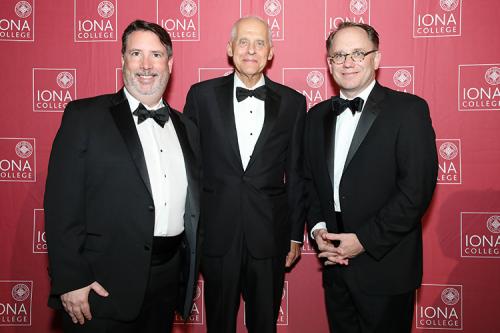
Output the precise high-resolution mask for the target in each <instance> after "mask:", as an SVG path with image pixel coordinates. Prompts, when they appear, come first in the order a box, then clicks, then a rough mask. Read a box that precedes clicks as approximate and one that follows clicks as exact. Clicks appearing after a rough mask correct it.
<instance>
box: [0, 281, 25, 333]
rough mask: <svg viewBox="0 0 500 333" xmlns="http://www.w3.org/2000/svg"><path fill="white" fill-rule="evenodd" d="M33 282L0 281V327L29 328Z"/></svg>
mask: <svg viewBox="0 0 500 333" xmlns="http://www.w3.org/2000/svg"><path fill="white" fill-rule="evenodd" d="M32 294H33V281H21V280H10V281H6V280H3V281H0V326H31V298H32Z"/></svg>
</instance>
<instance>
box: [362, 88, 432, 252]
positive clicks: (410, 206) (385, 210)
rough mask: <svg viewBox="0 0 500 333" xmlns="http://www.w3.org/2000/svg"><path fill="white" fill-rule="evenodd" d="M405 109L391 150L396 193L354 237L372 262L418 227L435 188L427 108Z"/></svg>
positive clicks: (418, 103)
mask: <svg viewBox="0 0 500 333" xmlns="http://www.w3.org/2000/svg"><path fill="white" fill-rule="evenodd" d="M408 108H409V110H408V112H406V113H405V116H406V119H405V121H403V122H402V123H401V127H400V129H399V133H398V137H397V143H396V146H395V154H396V163H397V179H396V190H395V191H394V193H393V194H392V196H391V197H390V198H389V200H388V201H387V203H386V204H385V205H384V206H383V207H382V208H381V209H380V210H379V211H378V214H376V216H375V218H374V221H370V223H365V224H364V226H363V227H362V228H360V229H359V230H358V231H357V233H356V234H357V236H358V238H359V240H360V242H361V244H362V245H363V246H364V248H365V250H366V251H367V252H368V253H369V254H370V255H371V256H373V257H374V258H375V259H381V258H382V257H383V256H384V255H385V254H386V253H387V252H388V251H390V250H391V249H392V248H393V247H394V246H396V245H397V244H398V243H399V242H400V241H401V240H402V239H403V238H404V237H405V236H406V235H407V234H408V233H410V232H411V231H413V230H414V229H415V228H417V227H420V225H419V224H420V220H421V218H422V215H423V214H424V213H425V211H426V209H427V207H428V206H429V203H430V201H431V198H432V194H433V192H434V188H435V186H436V180H437V165H438V163H437V153H436V143H435V134H434V130H433V128H432V123H431V118H430V115H429V108H428V106H427V103H426V102H425V101H424V100H422V99H420V98H419V99H418V100H417V101H416V102H415V103H412V105H408Z"/></svg>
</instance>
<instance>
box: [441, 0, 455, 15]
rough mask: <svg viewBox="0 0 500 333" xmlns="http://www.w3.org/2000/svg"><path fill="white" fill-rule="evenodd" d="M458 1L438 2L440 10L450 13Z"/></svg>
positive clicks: (446, 0)
mask: <svg viewBox="0 0 500 333" xmlns="http://www.w3.org/2000/svg"><path fill="white" fill-rule="evenodd" d="M458 4H459V0H439V5H440V6H441V8H442V9H443V10H445V11H447V12H451V11H452V10H455V8H457V7H458Z"/></svg>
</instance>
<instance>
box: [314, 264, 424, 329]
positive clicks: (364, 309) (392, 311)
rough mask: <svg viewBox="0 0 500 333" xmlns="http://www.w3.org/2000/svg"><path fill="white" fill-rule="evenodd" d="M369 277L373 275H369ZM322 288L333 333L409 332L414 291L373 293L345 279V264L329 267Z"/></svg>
mask: <svg viewBox="0 0 500 333" xmlns="http://www.w3.org/2000/svg"><path fill="white" fill-rule="evenodd" d="M366 278H370V277H368V276H367V277H366ZM323 288H324V292H325V303H326V310H327V315H328V324H329V326H330V332H332V333H410V332H411V327H412V319H413V308H414V298H415V291H411V292H408V293H404V294H398V295H373V294H366V293H365V292H363V291H360V290H357V289H356V288H353V287H350V286H349V284H348V283H346V277H345V267H341V266H334V267H326V268H325V272H324V273H323Z"/></svg>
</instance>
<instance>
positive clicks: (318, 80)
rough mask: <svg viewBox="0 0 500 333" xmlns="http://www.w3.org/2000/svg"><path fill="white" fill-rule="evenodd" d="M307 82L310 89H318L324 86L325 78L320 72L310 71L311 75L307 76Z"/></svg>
mask: <svg viewBox="0 0 500 333" xmlns="http://www.w3.org/2000/svg"><path fill="white" fill-rule="evenodd" d="M306 81H307V85H308V86H309V87H311V88H315V89H317V88H320V87H321V86H322V85H323V83H324V82H325V77H324V76H323V74H322V73H321V72H320V71H310V72H309V74H307V78H306Z"/></svg>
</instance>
